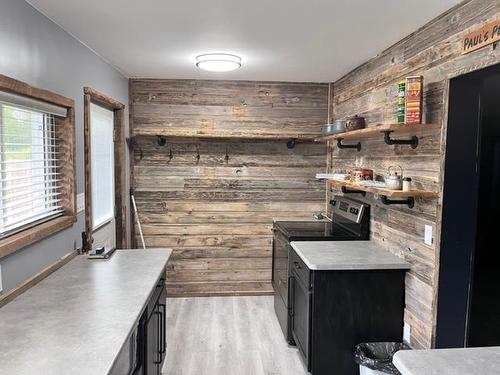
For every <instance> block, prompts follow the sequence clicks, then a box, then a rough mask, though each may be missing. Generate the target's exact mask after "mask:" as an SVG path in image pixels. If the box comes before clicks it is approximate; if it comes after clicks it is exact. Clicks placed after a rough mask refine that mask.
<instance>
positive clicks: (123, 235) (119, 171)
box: [83, 87, 127, 252]
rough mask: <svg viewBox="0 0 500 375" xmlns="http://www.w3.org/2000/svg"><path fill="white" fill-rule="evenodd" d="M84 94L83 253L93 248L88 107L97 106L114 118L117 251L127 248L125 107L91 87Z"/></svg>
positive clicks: (86, 88)
mask: <svg viewBox="0 0 500 375" xmlns="http://www.w3.org/2000/svg"><path fill="white" fill-rule="evenodd" d="M83 93H84V106H83V107H84V108H83V113H84V119H83V123H84V125H83V126H84V160H85V165H84V174H85V243H84V246H83V251H84V252H88V251H90V250H91V249H92V243H93V241H94V239H93V236H92V229H93V223H92V173H91V172H92V169H91V160H90V153H91V140H90V104H92V103H94V104H97V105H100V106H102V107H104V108H106V109H109V110H110V111H113V115H114V124H113V131H114V139H115V146H114V150H115V152H114V157H115V223H116V225H115V237H116V248H117V249H123V248H127V229H126V207H127V205H126V196H127V194H126V191H125V190H126V189H125V169H124V167H125V105H124V104H122V103H120V102H119V101H117V100H115V99H113V98H111V97H109V96H107V95H104V94H102V93H100V92H99V91H97V90H94V89H92V88H90V87H84V88H83Z"/></svg>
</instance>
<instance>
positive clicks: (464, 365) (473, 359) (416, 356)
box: [393, 346, 500, 375]
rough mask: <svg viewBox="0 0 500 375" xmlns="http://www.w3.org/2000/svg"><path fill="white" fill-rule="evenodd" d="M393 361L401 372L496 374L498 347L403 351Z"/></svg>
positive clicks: (411, 374)
mask: <svg viewBox="0 0 500 375" xmlns="http://www.w3.org/2000/svg"><path fill="white" fill-rule="evenodd" d="M393 363H394V365H395V366H396V367H397V368H398V370H399V371H400V372H401V373H402V374H403V375H471V374H478V375H479V374H485V375H486V374H498V373H499V371H500V347H498V346H497V347H487V348H461V349H431V350H403V351H399V352H397V353H396V354H395V355H394V358H393Z"/></svg>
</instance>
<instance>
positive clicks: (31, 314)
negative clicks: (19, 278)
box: [0, 249, 172, 375]
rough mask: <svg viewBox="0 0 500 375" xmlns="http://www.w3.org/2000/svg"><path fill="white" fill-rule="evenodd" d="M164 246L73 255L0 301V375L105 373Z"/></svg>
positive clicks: (162, 259) (164, 257) (151, 283)
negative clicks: (93, 256)
mask: <svg viewBox="0 0 500 375" xmlns="http://www.w3.org/2000/svg"><path fill="white" fill-rule="evenodd" d="M171 252H172V251H171V250H168V249H148V250H118V251H116V253H115V254H114V255H113V257H112V258H111V259H109V260H89V259H87V258H86V257H85V256H78V257H76V258H75V259H73V260H72V261H71V262H69V263H68V264H66V265H65V266H64V267H62V268H61V269H59V270H58V271H56V272H54V273H53V274H51V275H50V276H48V277H47V278H46V279H44V280H42V281H41V282H40V283H39V284H37V285H35V286H34V287H33V288H31V289H29V290H28V291H27V292H25V293H24V294H22V295H21V296H19V297H17V298H16V299H15V300H14V301H12V302H10V303H8V304H7V305H5V306H4V307H2V308H1V309H0V374H1V375H28V374H29V375H33V374H47V375H49V374H50V375H62V374H72V375H105V374H107V373H108V371H109V370H110V369H111V367H112V365H113V362H114V360H115V357H116V356H117V355H118V353H119V351H120V349H121V347H122V345H123V344H124V343H125V341H126V340H127V337H128V335H129V334H130V332H131V331H132V329H133V328H134V327H135V324H136V322H137V321H138V319H139V317H140V314H141V311H142V310H143V308H144V307H145V304H146V302H147V300H148V298H149V296H150V293H151V292H152V290H153V288H154V287H155V285H156V281H157V280H158V278H159V277H160V275H161V272H162V270H163V268H164V267H165V265H166V263H167V261H168V258H169V257H170V254H171Z"/></svg>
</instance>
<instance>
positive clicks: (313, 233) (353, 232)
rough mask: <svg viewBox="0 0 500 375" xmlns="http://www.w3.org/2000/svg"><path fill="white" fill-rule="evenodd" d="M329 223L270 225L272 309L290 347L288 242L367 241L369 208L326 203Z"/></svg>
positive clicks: (344, 201) (340, 200)
mask: <svg viewBox="0 0 500 375" xmlns="http://www.w3.org/2000/svg"><path fill="white" fill-rule="evenodd" d="M330 206H331V212H332V217H331V219H332V222H329V223H325V222H321V221H277V222H275V223H274V228H273V231H274V238H273V276H272V282H273V287H274V309H275V312H276V316H277V317H278V321H279V323H280V325H281V329H282V330H283V333H284V335H285V338H286V340H287V341H288V342H289V343H290V344H294V340H293V337H292V333H291V327H290V311H291V310H290V306H289V304H288V301H289V298H290V297H289V288H288V280H289V278H290V273H289V253H290V249H291V246H290V242H292V241H361V240H369V237H370V206H369V205H366V204H364V203H361V202H357V201H355V200H352V199H349V198H347V197H345V196H334V197H333V199H332V200H331V201H330Z"/></svg>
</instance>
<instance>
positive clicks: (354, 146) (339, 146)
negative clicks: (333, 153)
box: [337, 138, 361, 152]
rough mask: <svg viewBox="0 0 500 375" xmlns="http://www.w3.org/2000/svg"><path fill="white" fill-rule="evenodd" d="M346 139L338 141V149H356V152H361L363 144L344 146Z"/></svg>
mask: <svg viewBox="0 0 500 375" xmlns="http://www.w3.org/2000/svg"><path fill="white" fill-rule="evenodd" d="M343 139H344V138H339V139H337V147H338V148H340V149H344V148H355V149H356V150H358V152H359V151H361V142H358V143H356V144H355V145H344V144H342V141H343Z"/></svg>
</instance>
